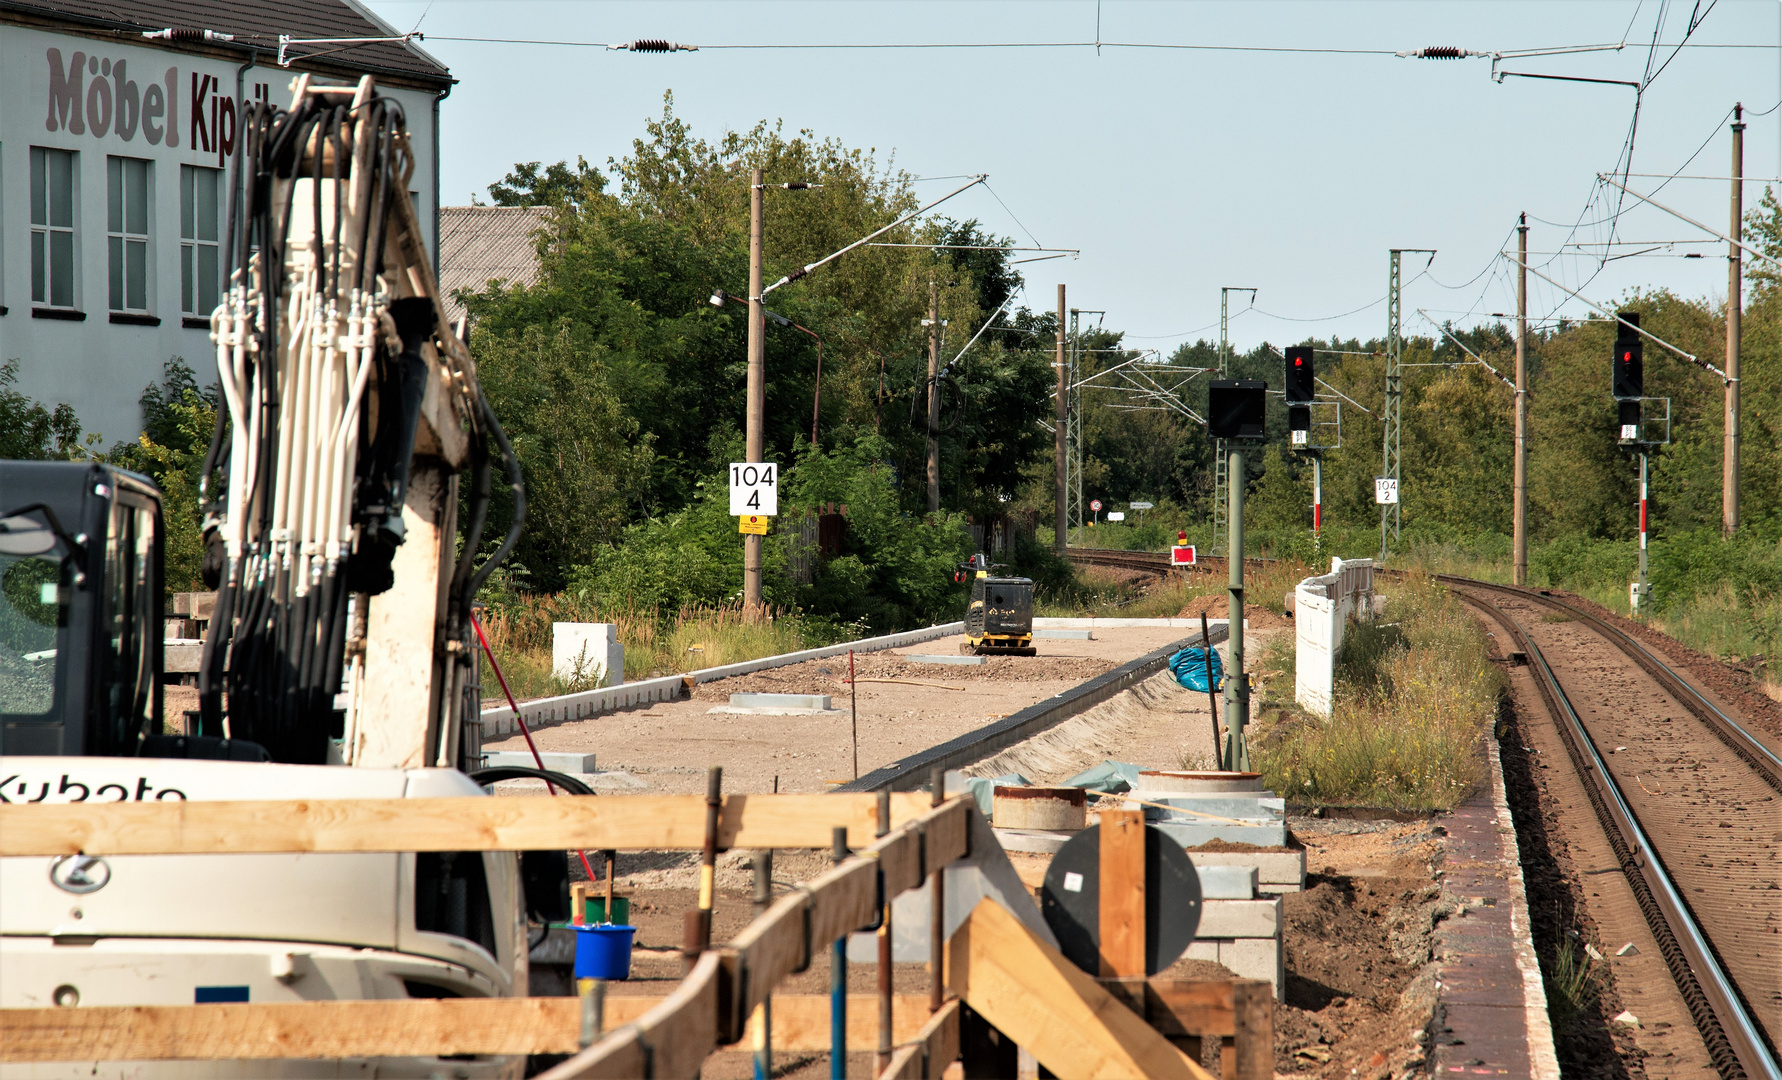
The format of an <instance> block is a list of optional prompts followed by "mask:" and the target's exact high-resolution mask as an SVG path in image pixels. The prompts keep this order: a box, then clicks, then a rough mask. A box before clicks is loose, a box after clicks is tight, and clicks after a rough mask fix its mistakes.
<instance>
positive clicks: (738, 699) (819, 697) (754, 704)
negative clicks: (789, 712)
mask: <svg viewBox="0 0 1782 1080" xmlns="http://www.w3.org/2000/svg"><path fill="white" fill-rule="evenodd" d="M829 700H830V699H829V695H828V694H731V695H730V706H731V708H736V709H821V710H823V711H825V712H827V711H828V710H829V709H831V708H832V707H833V706H831V705H830V704H829Z"/></svg>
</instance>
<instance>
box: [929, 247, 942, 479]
mask: <svg viewBox="0 0 1782 1080" xmlns="http://www.w3.org/2000/svg"><path fill="white" fill-rule="evenodd" d="M939 376H940V285H939V284H938V283H937V282H936V281H935V280H934V279H933V278H929V279H928V512H929V513H930V514H933V513H938V512H939V511H940V380H939Z"/></svg>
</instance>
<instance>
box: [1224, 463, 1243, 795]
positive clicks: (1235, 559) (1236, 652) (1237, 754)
mask: <svg viewBox="0 0 1782 1080" xmlns="http://www.w3.org/2000/svg"><path fill="white" fill-rule="evenodd" d="M1229 445H1230V446H1231V458H1230V468H1229V469H1228V473H1229V475H1230V477H1231V513H1230V517H1229V521H1230V523H1231V524H1230V534H1229V542H1228V552H1227V556H1226V563H1227V565H1228V566H1229V567H1230V574H1229V576H1228V581H1229V584H1228V586H1227V588H1228V590H1229V592H1228V594H1227V595H1228V600H1227V605H1226V606H1227V617H1228V618H1229V619H1230V623H1229V624H1228V626H1227V629H1226V634H1227V638H1226V640H1227V641H1228V642H1229V643H1230V656H1231V663H1230V665H1229V670H1228V671H1227V672H1226V675H1225V752H1224V755H1223V757H1224V760H1223V762H1222V764H1223V766H1224V768H1225V770H1226V771H1227V772H1249V771H1250V749H1249V747H1248V746H1247V745H1246V744H1245V742H1244V727H1245V725H1247V724H1248V723H1249V722H1250V678H1249V676H1248V675H1247V674H1246V673H1245V672H1244V451H1243V450H1242V449H1241V445H1242V444H1240V443H1235V442H1234V443H1231V444H1229Z"/></svg>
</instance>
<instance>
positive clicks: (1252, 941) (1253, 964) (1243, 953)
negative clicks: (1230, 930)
mask: <svg viewBox="0 0 1782 1080" xmlns="http://www.w3.org/2000/svg"><path fill="white" fill-rule="evenodd" d="M1195 944H1199V942H1196V943H1195ZM1283 960H1284V957H1283V956H1282V950H1281V939H1280V938H1278V937H1277V938H1236V939H1232V940H1225V939H1221V940H1220V942H1219V962H1220V963H1221V964H1224V965H1225V966H1226V967H1227V968H1229V969H1230V970H1231V973H1232V974H1234V975H1236V976H1237V977H1238V978H1240V979H1267V980H1268V981H1269V982H1271V983H1273V984H1274V987H1275V1000H1276V1001H1280V1000H1282V997H1283V995H1284V994H1285V992H1286V989H1287V971H1286V965H1285V964H1284V963H1283Z"/></svg>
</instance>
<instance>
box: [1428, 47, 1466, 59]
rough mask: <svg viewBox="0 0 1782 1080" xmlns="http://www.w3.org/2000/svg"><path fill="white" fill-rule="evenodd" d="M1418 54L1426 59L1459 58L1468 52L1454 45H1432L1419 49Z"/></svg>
mask: <svg viewBox="0 0 1782 1080" xmlns="http://www.w3.org/2000/svg"><path fill="white" fill-rule="evenodd" d="M1417 55H1418V56H1421V57H1422V58H1423V59H1425V60H1458V59H1460V58H1461V57H1462V56H1464V55H1466V54H1465V53H1464V52H1462V51H1461V50H1460V49H1459V48H1458V47H1457V46H1454V45H1431V46H1430V47H1429V48H1427V49H1420V50H1418V52H1417Z"/></svg>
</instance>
